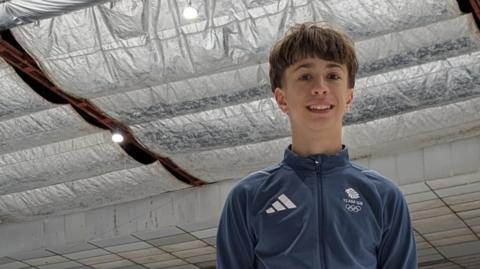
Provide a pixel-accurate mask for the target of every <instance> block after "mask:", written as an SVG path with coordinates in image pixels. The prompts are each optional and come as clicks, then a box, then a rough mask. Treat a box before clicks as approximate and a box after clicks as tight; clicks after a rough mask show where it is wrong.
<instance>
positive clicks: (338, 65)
mask: <svg viewBox="0 0 480 269" xmlns="http://www.w3.org/2000/svg"><path fill="white" fill-rule="evenodd" d="M311 67H313V64H311V63H304V64H301V65H299V66H297V67H296V68H295V69H294V70H293V71H297V70H298V69H300V68H311ZM335 67H336V68H340V69H342V70H343V67H342V66H341V65H340V64H337V63H329V64H327V68H335Z"/></svg>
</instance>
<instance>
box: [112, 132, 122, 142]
mask: <svg viewBox="0 0 480 269" xmlns="http://www.w3.org/2000/svg"><path fill="white" fill-rule="evenodd" d="M112 141H113V142H115V143H122V142H123V135H122V134H121V133H113V134H112Z"/></svg>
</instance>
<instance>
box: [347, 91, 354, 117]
mask: <svg viewBox="0 0 480 269" xmlns="http://www.w3.org/2000/svg"><path fill="white" fill-rule="evenodd" d="M352 102H353V88H351V89H348V90H347V98H346V103H347V112H350V108H351V107H352Z"/></svg>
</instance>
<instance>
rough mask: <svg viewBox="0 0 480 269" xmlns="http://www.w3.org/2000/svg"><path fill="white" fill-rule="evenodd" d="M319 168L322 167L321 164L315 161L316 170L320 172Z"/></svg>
mask: <svg viewBox="0 0 480 269" xmlns="http://www.w3.org/2000/svg"><path fill="white" fill-rule="evenodd" d="M319 167H320V162H319V161H317V160H315V170H317V171H318V170H319Z"/></svg>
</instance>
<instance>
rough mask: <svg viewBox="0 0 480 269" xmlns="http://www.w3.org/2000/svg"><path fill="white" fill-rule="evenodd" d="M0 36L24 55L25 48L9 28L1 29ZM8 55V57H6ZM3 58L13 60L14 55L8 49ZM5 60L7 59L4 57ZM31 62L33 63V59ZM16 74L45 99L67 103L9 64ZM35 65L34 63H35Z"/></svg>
mask: <svg viewBox="0 0 480 269" xmlns="http://www.w3.org/2000/svg"><path fill="white" fill-rule="evenodd" d="M0 38H1V39H3V40H5V41H7V42H8V43H9V44H10V45H12V46H13V47H14V48H15V49H17V50H19V51H20V52H21V53H22V54H24V55H26V52H25V50H24V49H23V48H22V46H20V44H18V42H17V41H16V40H15V38H14V37H13V35H12V33H11V32H10V31H9V30H6V31H2V32H1V33H0ZM8 55H10V57H8ZM3 57H4V58H10V60H12V61H15V57H14V56H13V55H12V54H11V53H9V52H8V51H7V52H6V53H4V54H3ZM6 60H7V59H6ZM31 64H35V63H34V62H33V61H32V62H31ZM11 66H12V67H13V69H14V70H15V72H16V73H17V75H18V76H19V77H20V78H21V79H22V80H23V81H24V82H25V83H26V84H27V85H28V86H29V87H30V88H31V89H32V90H33V91H34V92H36V93H37V94H38V95H40V96H41V97H42V98H44V99H45V100H47V101H49V102H51V103H54V104H68V101H67V100H66V99H65V98H64V97H63V96H61V95H59V94H57V93H55V92H53V91H51V90H50V89H49V88H48V87H46V86H45V85H43V84H42V83H40V82H39V81H37V80H35V79H33V78H32V77H31V76H30V75H27V74H26V73H25V72H23V71H22V70H20V68H19V67H17V66H14V65H11ZM35 66H36V64H35ZM23 67H24V68H28V66H27V65H23Z"/></svg>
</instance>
